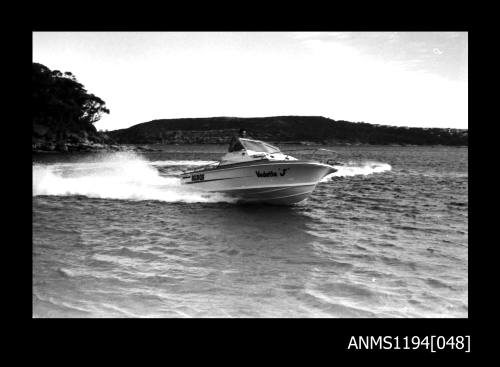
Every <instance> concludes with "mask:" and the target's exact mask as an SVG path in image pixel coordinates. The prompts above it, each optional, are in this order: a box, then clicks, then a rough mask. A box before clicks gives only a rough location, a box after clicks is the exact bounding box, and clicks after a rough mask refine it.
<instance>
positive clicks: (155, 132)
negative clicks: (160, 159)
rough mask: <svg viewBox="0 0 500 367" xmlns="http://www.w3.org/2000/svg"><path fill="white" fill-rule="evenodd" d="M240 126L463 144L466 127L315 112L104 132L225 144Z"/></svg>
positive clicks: (298, 139)
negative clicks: (357, 118)
mask: <svg viewBox="0 0 500 367" xmlns="http://www.w3.org/2000/svg"><path fill="white" fill-rule="evenodd" d="M240 128H245V129H247V132H248V134H249V135H250V136H251V137H252V138H255V139H259V140H265V141H269V142H275V143H304V144H307V143H317V144H374V145H393V144H397V145H455V146H460V145H468V130H461V129H443V128H415V127H396V126H384V125H373V124H368V123H364V122H349V121H342V120H340V121H336V120H332V119H329V118H326V117H321V116H275V117H258V118H257V117H256V118H240V117H210V118H183V119H164V120H154V121H150V122H144V123H141V124H138V125H134V126H131V127H129V128H127V129H120V130H114V131H110V132H108V133H107V134H108V135H109V136H110V137H111V138H113V139H114V140H115V141H116V142H118V143H127V144H157V143H164V144H210V143H212V144H214V143H218V144H225V143H227V142H228V141H229V140H230V138H231V137H232V136H233V135H235V134H236V133H237V132H238V130H239V129H240Z"/></svg>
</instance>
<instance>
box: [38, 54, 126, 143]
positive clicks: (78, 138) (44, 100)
mask: <svg viewBox="0 0 500 367" xmlns="http://www.w3.org/2000/svg"><path fill="white" fill-rule="evenodd" d="M32 88H33V89H32V113H33V134H32V151H33V152H43V151H90V150H99V149H107V148H109V146H110V144H112V143H114V141H113V140H112V139H111V138H110V137H109V136H107V135H105V134H102V133H99V132H98V131H97V130H96V128H95V126H94V123H95V122H97V121H99V119H100V118H101V116H102V115H103V114H105V113H109V109H108V108H106V103H105V102H104V101H103V100H102V99H101V98H99V97H97V96H96V95H94V94H92V93H89V92H88V91H87V90H86V89H85V88H84V86H83V85H82V84H81V83H79V82H78V80H77V79H76V77H75V76H74V75H73V74H72V73H70V72H64V73H63V72H61V71H59V70H50V69H49V68H48V67H46V66H45V65H42V64H39V63H33V70H32ZM116 149H119V148H118V147H117V148H116Z"/></svg>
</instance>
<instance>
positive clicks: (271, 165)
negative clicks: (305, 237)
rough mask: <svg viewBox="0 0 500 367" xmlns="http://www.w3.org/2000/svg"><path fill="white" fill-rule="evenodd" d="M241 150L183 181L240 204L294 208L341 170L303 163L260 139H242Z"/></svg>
mask: <svg viewBox="0 0 500 367" xmlns="http://www.w3.org/2000/svg"><path fill="white" fill-rule="evenodd" d="M239 142H240V143H241V145H240V148H241V149H240V150H237V151H233V152H228V153H226V154H225V155H224V156H222V158H221V160H220V161H218V162H215V163H213V164H210V165H207V166H204V167H202V168H197V169H194V170H190V171H184V172H183V173H182V175H181V182H182V183H183V184H185V185H192V187H193V188H196V189H199V190H203V191H207V192H218V193H223V194H225V195H227V196H231V197H234V198H237V200H238V202H257V203H269V204H278V205H291V204H295V203H298V202H300V201H303V200H305V199H306V198H307V197H308V196H309V195H310V194H311V193H312V192H313V191H314V189H315V188H316V185H317V184H318V183H319V182H320V181H321V179H322V178H323V177H325V176H327V175H329V174H331V173H334V172H336V171H337V169H335V168H334V167H333V166H332V165H330V164H325V163H321V162H318V161H314V160H299V159H297V158H294V157H292V156H290V155H287V154H284V153H283V152H281V150H280V149H279V148H278V147H275V146H273V145H270V144H268V143H265V142H263V141H260V140H254V139H245V138H239Z"/></svg>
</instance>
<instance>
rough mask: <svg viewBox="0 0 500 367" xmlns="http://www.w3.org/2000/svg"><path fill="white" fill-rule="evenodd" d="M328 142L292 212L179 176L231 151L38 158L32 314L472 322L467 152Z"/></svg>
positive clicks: (168, 149)
mask: <svg viewBox="0 0 500 367" xmlns="http://www.w3.org/2000/svg"><path fill="white" fill-rule="evenodd" d="M295 148H298V147H295ZM326 148H329V149H333V150H336V151H337V152H338V153H339V160H341V161H342V162H344V163H345V165H343V166H338V169H339V171H338V172H336V173H334V174H333V175H331V176H328V177H327V178H325V179H324V180H323V182H321V183H320V184H319V185H318V186H317V188H316V190H315V191H314V192H313V194H312V195H311V196H310V197H309V198H308V199H307V200H306V201H304V202H302V203H299V204H297V205H294V206H290V207H279V206H269V205H241V204H237V203H235V202H234V201H233V200H232V199H231V198H227V197H224V196H223V195H220V194H216V195H207V194H206V193H201V192H196V191H193V190H192V189H190V190H188V189H186V188H185V187H184V186H181V185H180V182H179V179H178V178H177V175H178V174H179V173H180V172H181V171H182V170H183V169H186V168H192V167H196V166H200V165H203V164H207V163H208V162H210V161H213V160H217V159H218V158H219V156H220V155H221V154H222V153H223V152H224V151H225V149H226V147H225V146H222V145H220V146H218V145H210V146H201V145H196V146H193V145H190V146H182V145H180V146H166V145H165V146H161V149H162V150H161V151H159V152H150V153H142V154H137V153H115V154H112V153H108V154H81V155H75V154H73V155H59V154H52V155H34V156H33V199H32V200H33V216H32V220H33V226H32V228H33V304H32V306H33V317H294V318H295V317H333V318H338V317H354V318H357V317H364V318H373V317H375V318H376V317H391V318H392V317H403V318H414V317H426V318H427V317H451V318H456V317H468V149H467V148H466V147H393V146H369V147H367V146H349V147H326Z"/></svg>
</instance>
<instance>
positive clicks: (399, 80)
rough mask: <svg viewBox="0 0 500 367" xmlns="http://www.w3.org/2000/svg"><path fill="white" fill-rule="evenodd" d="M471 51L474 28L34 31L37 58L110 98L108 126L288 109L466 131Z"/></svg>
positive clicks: (266, 113)
mask: <svg viewBox="0 0 500 367" xmlns="http://www.w3.org/2000/svg"><path fill="white" fill-rule="evenodd" d="M467 59H468V34H467V33H464V32H458V33H456V32H417V33H414V32H354V33H351V32H347V33H346V32H304V33H296V32H236V33H227V32H222V33H218V32H180V33H176V32H132V33H129V32H103V33H100V32H85V33H79V32H35V33H33V61H34V62H39V63H42V64H44V65H45V66H47V67H49V68H50V69H53V70H54V69H58V70H60V71H63V72H64V71H70V72H72V73H73V74H75V75H76V77H77V79H78V81H79V82H81V83H82V84H83V85H84V86H85V87H86V88H87V90H88V91H89V92H91V93H94V94H95V95H97V96H99V97H101V98H102V99H103V100H104V101H105V102H106V105H107V107H108V108H109V109H110V110H111V113H110V114H109V115H105V116H104V117H103V118H102V119H101V121H99V122H98V123H96V127H97V128H98V129H108V130H115V129H120V128H125V127H129V126H132V125H135V124H138V123H141V122H146V121H150V120H154V119H161V118H180V117H212V116H238V117H258V116H279V115H308V116H311V115H312V116H325V117H329V118H332V119H335V120H348V121H364V122H369V123H376V124H385V125H396V126H418V127H451V128H467V127H468V118H467V114H468V92H467V89H468V61H467Z"/></svg>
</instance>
